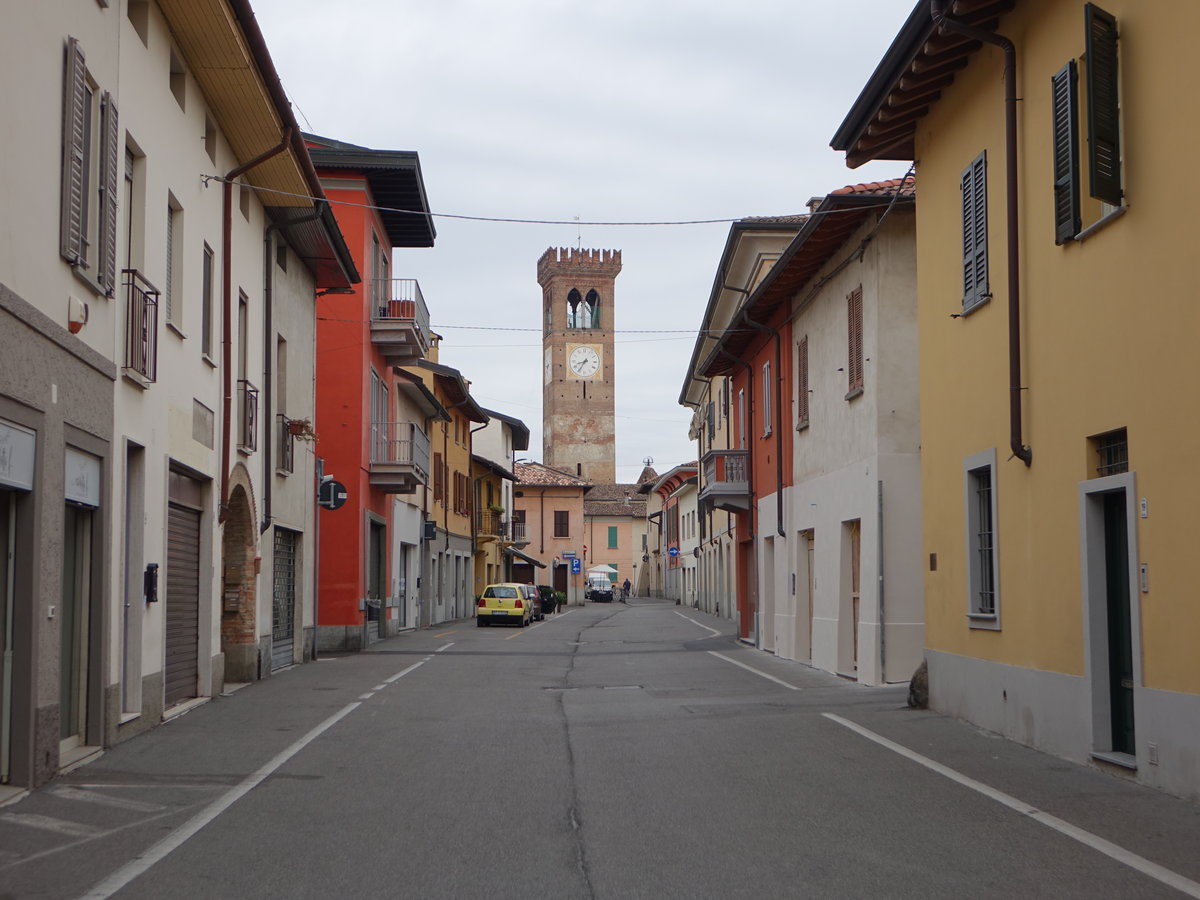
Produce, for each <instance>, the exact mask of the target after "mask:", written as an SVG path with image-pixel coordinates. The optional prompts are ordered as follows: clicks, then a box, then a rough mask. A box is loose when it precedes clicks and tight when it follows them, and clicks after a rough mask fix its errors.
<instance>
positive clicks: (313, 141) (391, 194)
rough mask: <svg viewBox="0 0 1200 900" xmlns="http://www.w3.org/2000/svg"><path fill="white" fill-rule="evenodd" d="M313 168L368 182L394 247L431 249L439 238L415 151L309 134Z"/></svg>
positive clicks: (307, 136) (307, 137)
mask: <svg viewBox="0 0 1200 900" xmlns="http://www.w3.org/2000/svg"><path fill="white" fill-rule="evenodd" d="M304 139H305V140H306V141H307V142H308V145H309V151H308V152H309V154H310V155H311V156H312V160H313V163H314V165H316V166H317V167H318V168H319V169H321V170H322V171H326V172H329V173H339V172H340V173H354V174H358V175H361V176H362V177H363V178H365V179H366V181H367V184H368V185H369V186H370V188H371V195H372V197H373V198H374V201H375V204H376V206H377V207H378V208H377V210H376V212H377V213H378V215H379V218H380V220H381V221H382V222H383V227H384V230H385V231H386V232H387V236H388V240H389V241H391V244H392V246H393V247H432V246H433V244H434V239H435V238H436V237H437V228H436V227H435V226H434V224H433V215H432V213H430V211H429V200H428V198H427V197H426V194H425V179H424V176H423V175H422V174H421V160H420V157H419V156H418V155H417V153H416V151H414V150H372V149H370V148H368V147H357V146H355V145H353V144H346V143H343V142H340V141H331V140H330V139H328V138H323V137H320V136H319V135H314V134H306V135H304Z"/></svg>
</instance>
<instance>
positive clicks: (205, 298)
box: [200, 244, 213, 359]
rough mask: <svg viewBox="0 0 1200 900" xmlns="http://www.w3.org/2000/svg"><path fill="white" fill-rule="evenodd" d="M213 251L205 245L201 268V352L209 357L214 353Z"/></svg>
mask: <svg viewBox="0 0 1200 900" xmlns="http://www.w3.org/2000/svg"><path fill="white" fill-rule="evenodd" d="M212 320H213V251H212V247H210V246H208V244H205V245H204V261H203V264H202V267H201V269H200V352H201V353H203V354H204V355H205V356H206V357H208V358H209V359H212V355H213V345H212V338H213V330H212Z"/></svg>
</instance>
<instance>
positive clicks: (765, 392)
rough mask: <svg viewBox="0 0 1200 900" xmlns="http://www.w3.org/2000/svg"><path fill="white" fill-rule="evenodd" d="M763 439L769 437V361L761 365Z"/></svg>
mask: <svg viewBox="0 0 1200 900" xmlns="http://www.w3.org/2000/svg"><path fill="white" fill-rule="evenodd" d="M762 402H763V414H762V416H763V433H762V436H763V437H770V436H771V361H770V360H769V359H768V360H767V361H766V362H765V363H763V365H762Z"/></svg>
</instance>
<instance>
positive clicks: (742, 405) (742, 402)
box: [737, 388, 746, 450]
mask: <svg viewBox="0 0 1200 900" xmlns="http://www.w3.org/2000/svg"><path fill="white" fill-rule="evenodd" d="M737 414H738V449H739V450H745V449H746V389H745V388H739V389H738V398H737Z"/></svg>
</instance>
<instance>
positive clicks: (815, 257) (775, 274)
mask: <svg viewBox="0 0 1200 900" xmlns="http://www.w3.org/2000/svg"><path fill="white" fill-rule="evenodd" d="M845 190H846V189H843V191H845ZM896 190H898V191H899V192H900V194H899V196H896V193H895V192H894V191H893V192H889V193H881V192H845V193H844V192H835V193H832V194H829V195H827V196H826V197H825V199H824V200H822V201H821V204H820V206H818V207H817V209H816V210H814V211H813V214H812V215H811V216H810V217H809V218H808V220H807V221H806V222H805V223H804V226H803V227H802V228H801V229H800V231H799V232H798V233H797V234H796V236H795V237H794V238H793V239H792V242H791V243H790V244H789V245H788V247H787V249H786V250H784V252H783V255H782V256H781V257H780V258H779V260H778V261H777V262H776V263H775V265H774V266H773V267H772V268H771V271H770V272H768V273H767V276H766V278H764V279H763V280H762V281H761V282H760V283H759V285H758V287H757V288H755V289H754V291H753V293H751V294H750V296H749V297H748V298H747V299H746V302H745V303H744V304H743V305H742V308H741V309H740V310H739V313H738V317H735V321H736V319H737V318H739V317H743V316H744V317H751V318H753V319H754V320H756V321H759V322H765V321H768V320H769V319H770V318H771V316H772V315H774V313H775V311H776V310H777V309H778V308H779V307H780V306H782V305H783V304H785V303H790V302H791V300H792V297H793V296H795V294H796V293H797V292H799V290H800V289H801V288H803V287H804V286H805V285H806V284H808V282H809V281H811V280H812V279H813V277H814V276H816V275H817V273H818V272H820V270H821V268H822V267H823V266H824V265H825V264H826V263H827V262H829V260H830V258H831V257H832V256H833V255H834V253H836V252H837V250H838V249H839V248H840V247H842V246H843V245H844V244H845V242H846V239H847V238H849V236H850V235H851V234H853V233H854V232H855V231H856V230H857V229H858V228H859V227H860V226H861V225H862V224H863V222H864V221H865V220H866V219H867V217H868V216H871V215H872V214H882V213H883V212H884V210H885V209H887V208H888V207H889V206H911V205H912V204H913V203H915V202H916V194H915V191H914V189H913V188H912V187H911V182H908V183H907V185H906V186H904V187H897V188H896ZM905 191H908V192H907V193H905ZM893 200H894V203H893ZM764 334H765V332H761V331H759V330H757V329H754V328H730V329H728V330H727V331H726V332H725V333H724V334H722V335H721V337H720V339H719V340H717V341H716V342H714V344H713V346H712V348H711V349H710V350H709V353H708V356H707V357H706V358H705V359H704V360H703V361H702V362H701V363H700V364H699V366H698V367H697V371H698V372H699V373H700V374H702V375H705V376H708V377H710V378H711V377H713V376H716V375H729V374H731V373H732V372H734V370H735V368H736V366H737V365H738V364H739V361H740V360H743V359H744V358H745V357H746V354H747V351H748V350H749V348H750V347H751V346H752V345H753V344H754V343H755V342H757V341H762V340H765V338H764Z"/></svg>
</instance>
